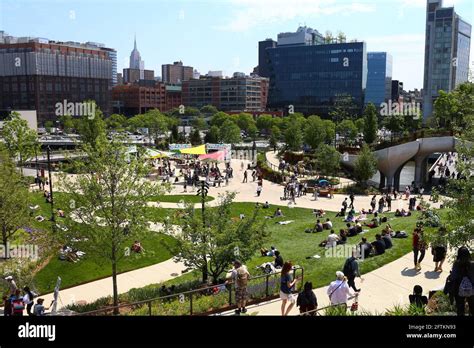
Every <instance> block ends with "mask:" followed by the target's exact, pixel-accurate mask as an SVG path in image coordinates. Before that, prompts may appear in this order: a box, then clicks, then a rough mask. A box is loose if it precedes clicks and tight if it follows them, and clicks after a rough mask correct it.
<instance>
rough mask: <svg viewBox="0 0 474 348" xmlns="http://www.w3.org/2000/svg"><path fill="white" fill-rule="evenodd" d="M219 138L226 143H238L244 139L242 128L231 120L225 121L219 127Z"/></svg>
mask: <svg viewBox="0 0 474 348" xmlns="http://www.w3.org/2000/svg"><path fill="white" fill-rule="evenodd" d="M219 136H220V137H219V138H220V141H222V142H223V143H225V144H236V143H239V142H240V141H242V137H241V136H240V128H239V126H237V125H236V124H235V122H233V121H231V120H227V121H225V122H224V123H223V124H222V126H221V127H220V128H219Z"/></svg>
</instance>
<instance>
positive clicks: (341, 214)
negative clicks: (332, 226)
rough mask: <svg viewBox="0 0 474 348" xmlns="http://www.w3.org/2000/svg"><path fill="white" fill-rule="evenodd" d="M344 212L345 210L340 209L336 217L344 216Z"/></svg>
mask: <svg viewBox="0 0 474 348" xmlns="http://www.w3.org/2000/svg"><path fill="white" fill-rule="evenodd" d="M346 210H347V208H344V207H342V208H341V211H340V212H339V213H337V214H336V217H341V216H346Z"/></svg>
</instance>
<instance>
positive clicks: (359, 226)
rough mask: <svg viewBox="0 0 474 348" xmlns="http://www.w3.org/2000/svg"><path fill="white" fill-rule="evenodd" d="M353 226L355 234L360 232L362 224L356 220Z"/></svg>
mask: <svg viewBox="0 0 474 348" xmlns="http://www.w3.org/2000/svg"><path fill="white" fill-rule="evenodd" d="M355 228H356V231H357V234H359V233H362V224H361V223H360V222H359V221H357V222H356V224H355Z"/></svg>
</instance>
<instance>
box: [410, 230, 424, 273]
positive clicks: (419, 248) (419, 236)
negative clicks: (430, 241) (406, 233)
mask: <svg viewBox="0 0 474 348" xmlns="http://www.w3.org/2000/svg"><path fill="white" fill-rule="evenodd" d="M425 252H426V242H425V241H424V236H423V230H422V229H421V228H420V227H417V228H415V230H414V231H413V257H414V264H415V269H416V270H417V271H419V270H421V261H423V259H424V258H425ZM418 255H419V256H420V257H418Z"/></svg>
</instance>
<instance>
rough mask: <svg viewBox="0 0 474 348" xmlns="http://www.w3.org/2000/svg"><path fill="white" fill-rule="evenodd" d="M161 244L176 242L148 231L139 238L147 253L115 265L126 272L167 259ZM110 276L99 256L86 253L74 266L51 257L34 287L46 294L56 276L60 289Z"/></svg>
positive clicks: (108, 266) (54, 281)
mask: <svg viewBox="0 0 474 348" xmlns="http://www.w3.org/2000/svg"><path fill="white" fill-rule="evenodd" d="M163 242H164V243H169V244H170V245H172V244H173V243H175V242H176V240H175V239H174V238H173V237H170V236H166V235H163V234H161V233H156V232H150V233H149V234H148V235H147V236H146V237H144V238H142V239H141V243H142V246H143V247H144V248H145V251H146V252H145V253H144V254H135V253H132V254H131V255H130V256H128V257H124V258H122V259H121V260H120V261H119V264H118V271H119V272H120V273H121V272H127V271H131V270H134V269H138V268H142V267H146V266H151V265H154V264H156V263H159V262H162V261H165V260H168V259H169V258H171V257H172V255H171V254H170V252H169V251H168V249H167V248H166V247H165V245H164V243H163ZM132 243H133V241H130V245H132ZM111 275H112V266H111V264H110V262H107V261H106V260H100V259H99V258H98V257H93V256H89V255H87V254H86V255H85V256H84V257H83V258H82V259H81V260H80V261H79V262H77V263H73V262H69V261H61V260H59V258H58V257H57V256H56V257H55V256H53V258H52V259H51V261H50V262H49V263H48V264H47V265H46V266H45V267H44V268H43V269H41V270H40V271H39V272H38V273H37V274H36V275H35V279H34V285H35V287H36V289H37V290H38V291H40V292H41V293H47V292H50V291H53V290H54V286H55V285H56V279H57V277H58V276H59V277H61V279H62V283H61V288H62V289H64V288H68V287H71V286H76V285H79V284H82V283H86V282H90V281H93V280H97V279H101V278H105V277H109V276H111Z"/></svg>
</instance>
